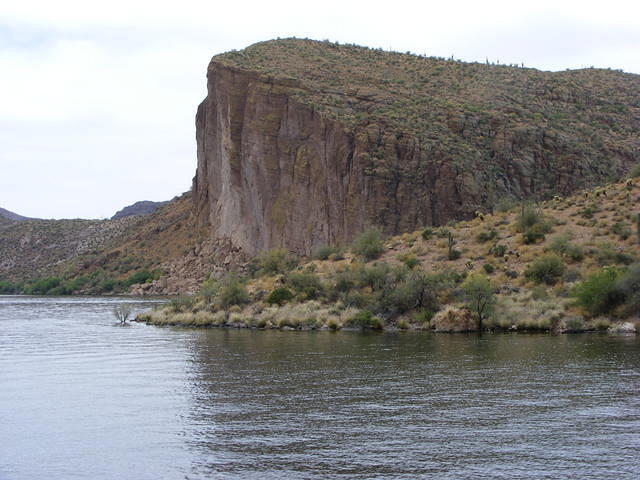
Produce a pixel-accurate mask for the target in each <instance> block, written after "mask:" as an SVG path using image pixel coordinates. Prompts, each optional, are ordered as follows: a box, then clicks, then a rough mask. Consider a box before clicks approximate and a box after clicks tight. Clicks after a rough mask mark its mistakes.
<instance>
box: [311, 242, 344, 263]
mask: <svg viewBox="0 0 640 480" xmlns="http://www.w3.org/2000/svg"><path fill="white" fill-rule="evenodd" d="M341 256H342V249H341V248H340V247H335V246H331V245H324V246H322V247H318V248H316V250H315V251H314V252H313V255H312V257H313V259H314V260H329V258H330V257H331V258H334V259H335V258H336V257H341Z"/></svg>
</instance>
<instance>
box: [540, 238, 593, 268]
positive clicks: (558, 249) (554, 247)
mask: <svg viewBox="0 0 640 480" xmlns="http://www.w3.org/2000/svg"><path fill="white" fill-rule="evenodd" d="M547 250H550V251H552V252H554V253H557V254H558V255H560V256H563V257H567V258H569V259H570V260H571V261H574V262H580V261H582V260H583V259H584V251H583V250H582V247H581V246H579V245H575V244H573V243H571V242H570V239H569V235H567V234H566V233H563V234H560V235H556V236H555V237H553V238H552V239H551V242H550V244H549V247H548V248H547Z"/></svg>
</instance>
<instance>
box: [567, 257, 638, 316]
mask: <svg viewBox="0 0 640 480" xmlns="http://www.w3.org/2000/svg"><path fill="white" fill-rule="evenodd" d="M621 275H622V272H621V271H620V270H619V269H618V268H603V269H601V270H599V271H597V272H595V273H593V274H591V275H589V276H588V277H587V278H586V279H585V280H584V281H582V282H580V283H579V284H578V285H577V286H576V287H575V288H574V289H573V290H572V292H571V293H572V295H573V296H574V297H575V298H576V300H577V303H578V305H580V306H581V307H583V308H584V309H585V310H587V311H588V312H589V313H590V314H592V315H602V314H606V313H609V312H610V311H611V310H613V309H614V308H615V307H617V306H618V305H620V304H622V303H623V302H624V300H625V295H624V293H623V292H622V291H621V289H620V288H619V286H618V284H617V281H618V279H619V278H620V277H621Z"/></svg>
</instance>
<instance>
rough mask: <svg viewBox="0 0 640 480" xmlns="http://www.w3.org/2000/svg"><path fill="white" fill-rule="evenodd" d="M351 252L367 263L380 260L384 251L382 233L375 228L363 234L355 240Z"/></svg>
mask: <svg viewBox="0 0 640 480" xmlns="http://www.w3.org/2000/svg"><path fill="white" fill-rule="evenodd" d="M351 250H352V251H353V253H354V254H356V255H359V256H361V257H362V258H364V259H365V260H366V261H370V260H374V259H376V258H378V257H379V256H380V255H382V252H383V251H384V238H383V236H382V232H380V230H378V229H375V228H372V229H369V230H366V231H364V232H362V233H361V234H360V235H358V236H357V237H356V238H355V239H354V240H353V243H352V244H351Z"/></svg>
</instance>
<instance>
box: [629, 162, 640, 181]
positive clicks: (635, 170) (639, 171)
mask: <svg viewBox="0 0 640 480" xmlns="http://www.w3.org/2000/svg"><path fill="white" fill-rule="evenodd" d="M629 177H631V178H639V177H640V163H636V164H635V165H634V166H633V167H631V170H630V171H629Z"/></svg>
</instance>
